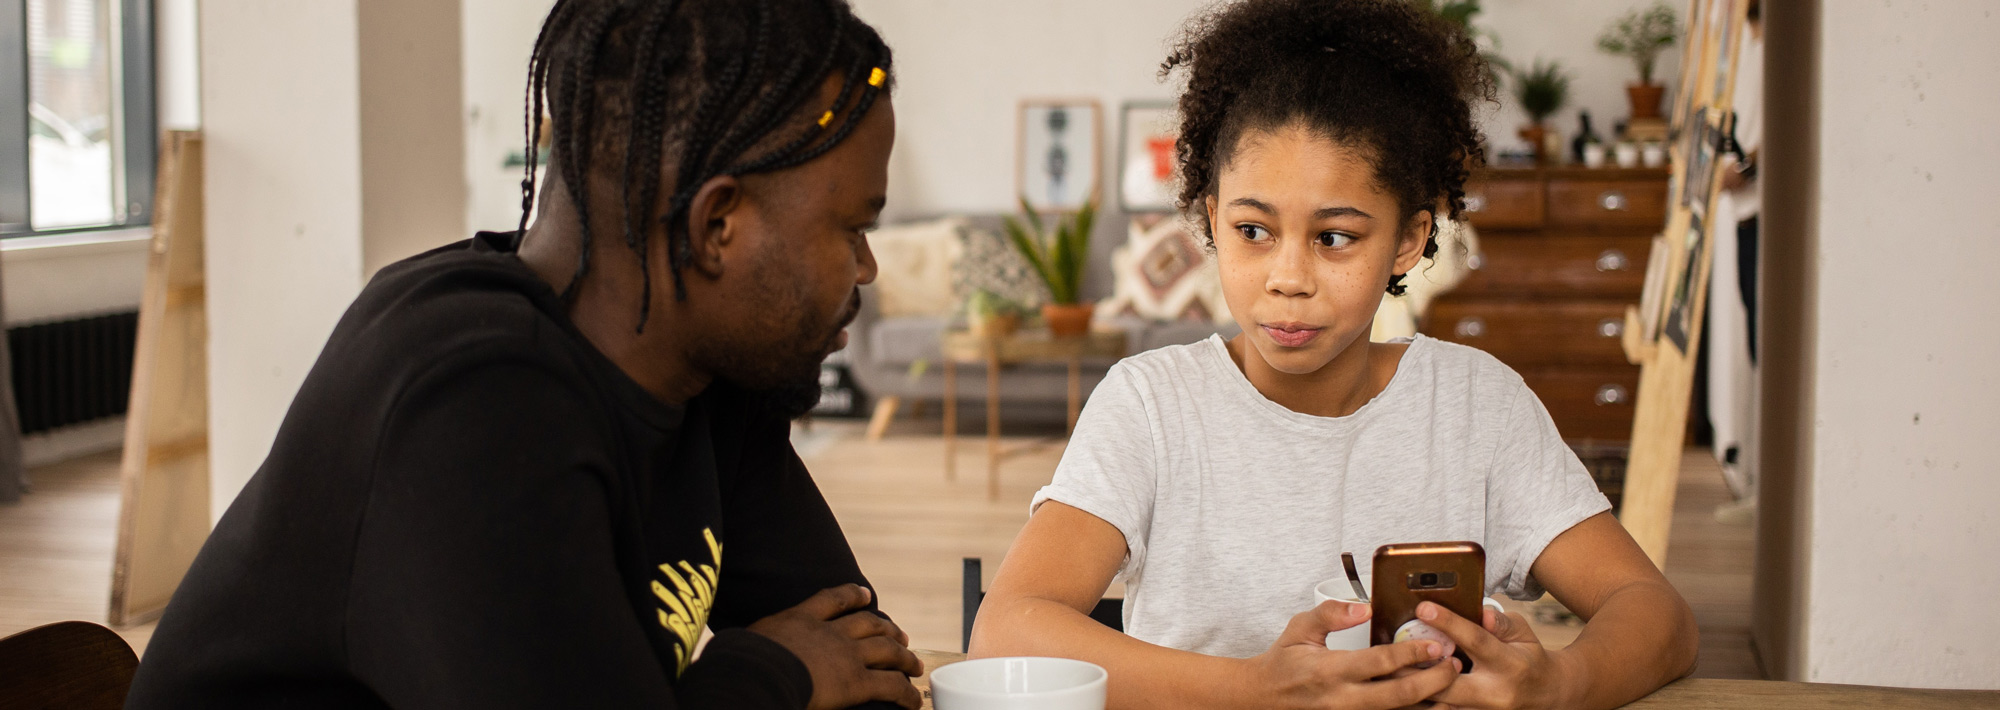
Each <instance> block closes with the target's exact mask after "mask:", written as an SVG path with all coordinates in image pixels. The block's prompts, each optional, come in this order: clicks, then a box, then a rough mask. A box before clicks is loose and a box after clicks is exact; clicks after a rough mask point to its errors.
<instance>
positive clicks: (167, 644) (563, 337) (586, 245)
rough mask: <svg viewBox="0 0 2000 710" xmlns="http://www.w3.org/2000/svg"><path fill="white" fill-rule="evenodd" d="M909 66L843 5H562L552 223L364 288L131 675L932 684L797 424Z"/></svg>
mask: <svg viewBox="0 0 2000 710" xmlns="http://www.w3.org/2000/svg"><path fill="white" fill-rule="evenodd" d="M889 70H890V53H889V50H888V48H887V47H886V46H885V45H883V43H882V41H881V39H880V37H879V36H877V34H876V33H875V31H874V30H873V29H871V28H869V27H868V26H867V25H864V24H862V23H861V22H860V21H859V20H857V19H856V18H855V17H854V16H853V15H852V13H851V11H850V9H849V8H848V7H847V5H846V3H845V2H844V1H843V0H764V1H763V2H748V1H744V0H559V2H557V3H556V5H555V8H554V9H553V10H552V11H551V13H550V16H549V18H548V20H547V21H546V23H545V25H544V27H543V30H542V35H541V37H540V38H539V39H538V40H537V44H536V48H535V53H534V58H533V60H532V61H531V69H530V96H531V100H530V114H529V115H530V116H532V117H535V118H539V117H540V116H541V115H542V111H541V108H542V104H543V103H544V98H545V97H546V103H547V106H548V113H549V116H550V119H551V121H552V128H553V131H552V135H553V143H554V150H553V156H552V158H551V170H550V172H551V174H550V175H548V176H547V184H546V185H545V186H544V187H543V189H542V191H541V195H540V201H539V210H540V213H541V214H540V216H539V220H538V221H535V222H534V223H533V226H532V227H527V226H526V225H527V223H528V218H527V216H526V215H524V216H523V218H522V222H523V225H524V230H523V231H522V232H521V234H520V236H519V237H518V238H517V237H516V235H512V234H508V235H499V234H482V235H480V236H479V237H477V238H475V239H472V240H470V241H468V242H461V243H458V244H454V245H451V246H448V247H444V248H441V249H438V250H435V251H432V252H430V253H427V254H424V255H420V256H417V257H414V258H412V259H410V260H407V261H404V262H402V263H399V264H396V265H393V266H391V267H389V268H386V269H384V270H383V271H382V272H381V273H380V274H378V275H377V276H376V277H375V279H374V280H373V281H372V282H371V283H370V284H369V285H368V287H367V288H366V289H365V290H364V291H363V292H362V294H361V295H360V296H359V297H358V298H357V299H356V301H355V303H354V305H353V306H352V307H351V308H350V309H349V311H348V313H347V315H346V316H345V317H344V318H343V319H342V321H341V323H340V325H339V326H338V327H337V328H336V329H335V331H334V333H333V335H332V337H331V339H330V340H329V341H328V343H327V345H326V349H325V350H324V351H323V352H322V353H321V356H320V359H319V362H318V363H317V364H316V365H315V366H314V368H313V371H312V373H311V374H310V375H308V377H307V379H306V381H305V383H304V385H303V386H302V387H301V389H300V391H299V394H298V397H297V399H296V400H294V402H293V405H292V408H291V411H290V412H289V413H288V414H287V415H286V419H285V422H284V424H283V426H282V428H281V429H280V431H279V434H278V437H277V440H276V442H275V443H274V444H273V446H272V450H271V454H270V457H269V458H268V459H267V460H266V461H265V463H264V465H263V467H262V468H261V469H260V470H259V471H258V472H257V474H256V476H255V477H254V478H253V479H252V480H251V481H250V483H249V485H248V486H246V487H245V489H244V490H243V492H242V494H241V495H240V496H239V497H238V498H237V500H236V502H235V504H234V505H232V506H231V507H230V510H229V511H228V513H227V514H226V515H224V516H223V519H222V521H221V523H220V524H219V525H218V526H217V528H216V530H215V532H214V534H213V535H212V536H211V537H210V539H209V541H208V544H207V546H206V547H205V548H204V549H203V550H202V552H201V555H200V557H199V558H198V559H197V560H196V561H195V564H194V567H193V568H192V569H191V570H190V571H189V573H188V576H187V579H186V581H185V582H184V583H183V584H182V586H181V589H180V591H179V592H178V593H177V594H176V595H175V598H174V600H173V603H172V604H171V605H170V606H169V607H168V609H167V613H166V616H165V618H163V619H162V621H161V623H160V626H159V629H158V632H157V633H156V634H155V636H154V637H153V642H152V646H151V648H150V649H148V652H147V654H146V660H145V663H143V664H141V666H140V669H139V673H138V676H137V678H136V679H135V681H134V685H133V690H132V694H131V697H130V700H129V705H130V706H132V707H141V708H146V707H263V706H286V707H328V706H338V707H355V706H359V707H390V706H393V707H440V706H469V707H470V706H477V707H554V706H564V707H573V706H590V707H600V706H602V707H652V708H662V707H666V708H671V707H683V708H696V707H701V708H706V707H730V708H802V707H811V708H838V707H847V706H850V705H854V704H857V703H863V702H869V701H876V702H885V701H886V702H891V703H895V704H899V705H901V706H903V707H908V708H915V707H917V704H918V700H919V699H918V695H917V692H916V690H915V689H914V688H913V687H912V686H911V685H910V682H909V676H911V675H915V674H918V673H921V666H920V665H919V663H918V662H917V660H916V658H915V657H914V656H913V655H912V654H911V653H910V651H909V649H908V648H907V642H908V641H907V636H905V635H904V634H903V633H902V632H901V631H900V630H898V629H897V628H896V627H895V625H894V624H892V623H890V622H889V621H888V620H887V619H885V618H884V617H881V616H879V615H877V614H874V613H871V612H873V610H874V608H875V607H874V602H873V599H872V596H871V594H870V592H869V591H868V589H867V588H866V585H867V582H866V580H865V579H864V578H863V577H862V575H861V572H860V570H859V568H858V566H857V565H856V563H855V561H854V557H853V554H852V552H851V551H850V550H849V549H848V547H847V544H846V541H845V539H844V538H843V537H842V535H841V533H840V530H839V527H838V525H837V524H836V523H835V522H834V519H833V516H832V514H831V513H830V512H829V511H828V509H827V506H826V503H825V501H824V500H823V499H822V498H821V496H820V494H819V491H818V489H817V488H816V487H815V486H814V485H813V483H812V481H811V479H810V477H809V476H808V475H807V474H806V471H805V469H804V467H803V465H802V464H801V463H800V461H799V459H798V457H797V455H796V454H795V453H794V452H793V451H792V449H791V447H790V444H789V442H788V440H787V434H788V427H787V420H788V419H789V418H791V417H794V416H797V415H799V414H802V413H803V412H804V411H805V410H806V409H807V408H809V407H810V406H811V403H812V402H813V400H814V398H815V397H816V394H817V384H816V383H817V375H818V364H819V362H820V360H822V359H823V358H824V357H825V356H826V355H827V354H828V353H830V352H832V351H833V350H836V349H838V348H839V347H841V346H842V345H843V344H844V343H845V335H844V333H843V332H842V328H843V327H844V326H845V324H846V323H847V322H848V321H849V320H851V319H852V318H853V316H854V314H855V313H856V310H857V308H858V306H859V303H860V301H859V296H858V293H859V292H858V290H857V286H858V285H859V284H862V283H867V282H869V281H870V280H872V279H873V278H874V276H875V262H874V257H873V256H872V255H871V254H870V253H869V250H868V245H867V241H866V238H865V232H866V231H867V229H868V228H869V227H870V226H871V225H872V223H873V221H874V220H875V219H876V216H877V213H878V212H879V211H880V210H881V208H882V202H883V194H884V189H885V185H886V172H887V161H888V156H889V150H890V145H891V143H892V142H893V140H894V133H895V119H894V115H893V112H892V110H891V108H890V105H889V101H888V88H889ZM537 123H538V122H537V121H531V125H530V126H529V131H528V135H530V136H533V135H537V133H538V132H539V131H538V129H539V125H536V124H537ZM530 147H531V149H532V146H530ZM534 184H535V183H534V168H533V167H532V166H531V167H530V168H529V176H528V178H527V179H526V180H524V183H523V191H524V199H523V203H524V208H525V206H526V205H528V204H534ZM704 628H709V629H713V630H714V636H713V637H712V639H711V640H709V641H708V642H707V645H706V647H705V648H700V647H698V644H699V642H700V637H701V635H702V631H703V629H704Z"/></svg>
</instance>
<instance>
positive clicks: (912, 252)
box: [868, 217, 965, 318]
mask: <svg viewBox="0 0 2000 710" xmlns="http://www.w3.org/2000/svg"><path fill="white" fill-rule="evenodd" d="M964 231H965V220H962V219H959V218H955V217H954V218H947V219H940V220H936V221H931V222H918V223H913V224H903V225H896V226H891V227H883V228H881V229H877V230H875V231H873V232H870V233H869V234H868V246H869V248H870V249H871V250H873V251H874V252H875V265H876V267H877V269H878V272H877V275H876V277H875V293H876V294H877V298H878V299H879V304H880V309H881V312H882V316H883V317H885V318H894V317H898V316H948V315H951V313H952V310H953V308H954V307H955V306H956V304H957V303H958V301H957V299H955V298H953V297H952V270H953V265H954V264H955V263H957V262H958V260H959V253H960V252H962V251H963V250H964V248H965V246H964V241H963V236H962V234H961V233H962V232H964Z"/></svg>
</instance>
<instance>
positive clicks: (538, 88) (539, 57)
mask: <svg viewBox="0 0 2000 710" xmlns="http://www.w3.org/2000/svg"><path fill="white" fill-rule="evenodd" d="M575 7H576V4H575V3H573V2H571V1H570V0H556V4H555V7H553V8H551V9H550V10H549V20H548V21H547V22H544V23H542V30H541V32H539V33H537V34H536V35H535V47H534V49H532V50H530V51H529V53H528V97H527V100H526V101H525V102H523V103H526V104H527V113H528V115H527V120H526V121H524V122H525V123H526V124H527V125H528V130H527V133H528V135H527V146H526V148H525V149H524V151H523V152H522V155H524V156H527V160H525V161H523V162H526V163H527V165H526V167H524V168H522V172H523V173H524V175H523V176H522V177H521V225H520V227H519V228H518V229H516V230H515V232H514V239H515V241H516V243H518V242H519V241H520V239H521V237H522V236H525V235H526V234H527V233H528V217H529V216H530V215H532V214H534V211H535V168H536V167H537V166H539V165H540V164H541V162H542V160H541V158H542V156H541V143H542V141H541V137H542V91H543V88H544V87H545V86H546V85H547V83H548V66H549V49H548V41H549V33H550V31H551V30H552V29H553V28H556V27H559V26H561V25H563V24H564V21H565V20H567V19H569V15H570V11H571V10H572V9H574V8H575Z"/></svg>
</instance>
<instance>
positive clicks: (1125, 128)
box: [1118, 100, 1180, 214]
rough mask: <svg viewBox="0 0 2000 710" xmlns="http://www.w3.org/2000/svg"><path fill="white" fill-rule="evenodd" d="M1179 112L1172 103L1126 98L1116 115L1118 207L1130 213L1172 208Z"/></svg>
mask: <svg viewBox="0 0 2000 710" xmlns="http://www.w3.org/2000/svg"><path fill="white" fill-rule="evenodd" d="M1179 139H1180V115H1179V111H1177V110H1175V106H1174V102H1172V101H1168V100H1157V101H1128V102H1126V103H1125V105H1124V107H1122V109H1121V110H1120V111H1119V114H1118V206H1119V208H1120V209H1123V210H1124V211H1126V212H1129V213H1134V214H1143V213H1157V212H1172V211H1174V209H1175V204H1174V200H1175V189H1174V188H1175V186H1176V184H1177V182H1178V177H1179V176H1178V175H1177V174H1176V173H1177V171H1176V170H1175V165H1174V145H1175V144H1176V143H1178V142H1179Z"/></svg>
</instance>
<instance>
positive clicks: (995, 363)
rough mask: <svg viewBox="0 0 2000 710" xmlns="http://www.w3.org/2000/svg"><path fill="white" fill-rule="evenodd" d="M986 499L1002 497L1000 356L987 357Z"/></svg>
mask: <svg viewBox="0 0 2000 710" xmlns="http://www.w3.org/2000/svg"><path fill="white" fill-rule="evenodd" d="M986 499H987V500H999V499H1000V358H999V356H997V355H991V354H989V355H988V356H987V358H986Z"/></svg>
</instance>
